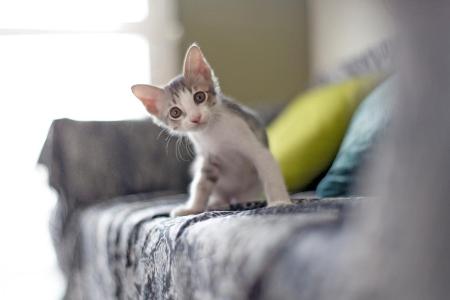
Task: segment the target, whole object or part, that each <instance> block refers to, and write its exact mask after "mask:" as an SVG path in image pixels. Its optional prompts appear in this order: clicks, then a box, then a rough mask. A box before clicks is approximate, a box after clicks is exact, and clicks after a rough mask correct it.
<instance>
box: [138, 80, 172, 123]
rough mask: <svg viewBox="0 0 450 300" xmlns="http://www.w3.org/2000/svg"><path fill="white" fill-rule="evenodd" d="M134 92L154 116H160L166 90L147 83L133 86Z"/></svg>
mask: <svg viewBox="0 0 450 300" xmlns="http://www.w3.org/2000/svg"><path fill="white" fill-rule="evenodd" d="M131 91H132V92H133V94H134V95H135V96H136V97H137V98H138V99H139V100H141V102H142V104H144V106H145V108H146V109H147V111H148V112H149V113H151V114H152V115H153V116H155V117H157V118H159V117H160V115H161V112H162V108H163V104H164V90H163V89H160V88H158V87H156V86H152V85H147V84H136V85H133V86H132V87H131Z"/></svg>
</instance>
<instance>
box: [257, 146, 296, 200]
mask: <svg viewBox="0 0 450 300" xmlns="http://www.w3.org/2000/svg"><path fill="white" fill-rule="evenodd" d="M255 148H256V149H255ZM255 148H254V149H253V151H252V152H253V154H252V155H251V156H249V157H250V159H251V160H252V162H253V164H254V166H255V168H256V170H257V172H258V175H259V178H260V180H261V182H262V184H263V188H264V192H265V194H266V198H267V205H268V206H274V205H282V204H292V201H291V199H290V198H289V193H288V192H287V189H286V185H285V183H284V179H283V175H282V174H281V170H280V167H279V166H278V163H277V162H276V161H275V158H274V157H273V156H272V154H271V153H270V151H269V149H267V148H263V147H255Z"/></svg>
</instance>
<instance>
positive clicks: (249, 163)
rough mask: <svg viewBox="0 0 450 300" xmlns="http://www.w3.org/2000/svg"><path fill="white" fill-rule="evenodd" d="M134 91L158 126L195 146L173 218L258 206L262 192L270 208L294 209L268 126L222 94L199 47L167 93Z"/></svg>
mask: <svg viewBox="0 0 450 300" xmlns="http://www.w3.org/2000/svg"><path fill="white" fill-rule="evenodd" d="M131 89H132V92H133V94H134V95H135V96H136V97H137V98H138V99H139V100H141V101H142V103H143V104H144V106H145V108H146V109H147V111H148V112H149V113H150V115H151V116H152V118H153V120H154V122H155V123H156V124H158V125H159V126H161V127H164V128H167V129H168V130H169V131H170V132H171V133H172V134H181V135H186V136H188V137H189V139H190V141H191V142H192V144H193V145H194V149H195V152H196V158H195V161H194V163H193V171H194V172H193V174H194V176H193V180H192V183H191V185H190V194H189V199H188V201H187V202H186V203H185V204H184V205H182V206H180V207H177V208H175V209H174V210H173V211H172V213H171V215H172V216H182V215H189V214H197V213H200V212H203V211H204V210H205V209H206V208H214V207H221V206H224V205H228V204H230V203H235V202H247V201H255V200H259V199H261V196H262V190H263V189H264V192H265V194H266V197H267V202H268V204H269V205H278V204H289V203H291V200H290V198H289V195H288V192H287V190H286V186H285V184H284V180H283V177H282V175H281V172H280V169H279V167H278V165H277V163H276V161H275V160H274V158H273V156H272V155H271V153H270V152H269V149H268V142H267V136H266V132H265V129H264V126H263V125H262V123H261V122H260V121H259V119H258V118H257V117H256V115H255V114H254V113H253V112H252V111H251V110H249V109H248V108H246V107H244V106H242V105H240V104H238V103H236V102H234V101H232V100H231V99H229V98H227V97H226V96H224V95H223V94H222V93H221V91H220V88H219V84H218V81H217V78H216V77H215V76H214V72H213V70H212V69H211V67H210V65H209V64H208V62H207V61H206V59H205V57H204V56H203V53H202V51H201V50H200V48H199V47H198V46H197V45H196V44H193V45H192V46H191V47H189V49H188V50H187V53H186V57H185V60H184V68H183V73H182V74H181V75H179V76H178V77H176V78H174V79H173V80H172V81H170V82H169V83H168V84H167V85H166V86H165V87H164V88H158V87H155V86H151V85H144V84H138V85H134V86H133V87H132V88H131Z"/></svg>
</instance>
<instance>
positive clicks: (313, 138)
mask: <svg viewBox="0 0 450 300" xmlns="http://www.w3.org/2000/svg"><path fill="white" fill-rule="evenodd" d="M376 81H377V80H376V79H375V77H364V78H357V79H352V80H348V81H345V82H343V83H340V84H333V85H328V86H324V87H319V88H315V89H313V90H311V91H309V92H306V93H305V94H302V95H300V96H298V97H297V98H296V99H294V101H293V102H292V103H290V104H289V105H288V106H287V108H286V109H285V110H284V111H283V112H282V113H281V114H280V115H279V116H278V117H277V118H276V119H275V120H274V122H273V123H272V124H270V125H269V127H268V130H267V131H268V136H269V144H270V150H271V151H272V153H273V155H274V156H275V159H276V160H277V161H278V163H279V165H280V168H281V171H282V173H283V176H284V178H285V181H286V184H287V187H288V189H289V190H290V191H298V190H300V189H302V188H304V187H305V186H307V185H308V184H309V183H310V182H311V181H312V180H314V179H315V178H316V177H317V176H318V175H319V174H320V173H322V172H323V171H325V170H326V168H327V167H329V165H330V164H331V162H332V161H333V159H334V157H335V156H336V153H337V151H338V149H339V145H340V143H341V141H342V138H343V136H344V134H345V131H346V129H347V125H348V123H349V121H350V119H351V117H352V114H353V112H354V111H355V109H356V107H357V106H358V104H359V103H360V101H361V99H363V98H364V97H365V95H366V94H367V93H368V92H369V91H370V90H371V89H372V88H373V86H374V85H375V83H376Z"/></svg>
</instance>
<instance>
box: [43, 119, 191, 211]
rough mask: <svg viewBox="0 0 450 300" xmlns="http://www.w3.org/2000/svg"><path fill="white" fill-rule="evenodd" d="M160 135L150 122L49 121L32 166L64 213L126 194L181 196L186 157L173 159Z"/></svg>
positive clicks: (173, 151) (172, 145)
mask: <svg viewBox="0 0 450 300" xmlns="http://www.w3.org/2000/svg"><path fill="white" fill-rule="evenodd" d="M160 132H161V130H160V129H159V128H158V127H157V126H155V125H154V124H153V123H152V122H151V121H150V120H136V121H114V122H80V121H74V120H69V119H59V120H55V121H54V122H53V123H52V125H51V128H50V130H49V133H48V137H47V140H46V142H45V144H44V147H43V149H42V152H41V155H40V158H39V161H38V163H39V164H42V165H44V166H46V167H47V169H48V172H49V184H50V185H51V186H52V187H53V188H54V189H55V190H56V191H57V193H58V197H59V200H62V199H63V201H64V202H66V203H65V204H66V205H67V208H68V209H69V210H71V209H74V208H76V207H78V206H86V205H89V204H92V203H98V202H101V201H103V200H105V199H109V198H112V197H116V196H121V195H127V194H135V193H145V192H153V191H165V190H171V191H180V192H183V191H185V190H186V187H187V184H188V181H189V176H188V164H189V161H188V160H189V159H187V158H188V157H189V155H188V154H187V152H186V153H185V154H184V155H183V157H184V158H185V160H180V159H177V158H176V157H177V155H176V149H175V147H176V145H175V143H174V142H172V143H167V142H166V138H165V136H164V135H163V134H162V135H161V136H160V137H159V138H158V135H160ZM166 144H167V145H166ZM183 145H184V144H183ZM180 148H184V147H180Z"/></svg>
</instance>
